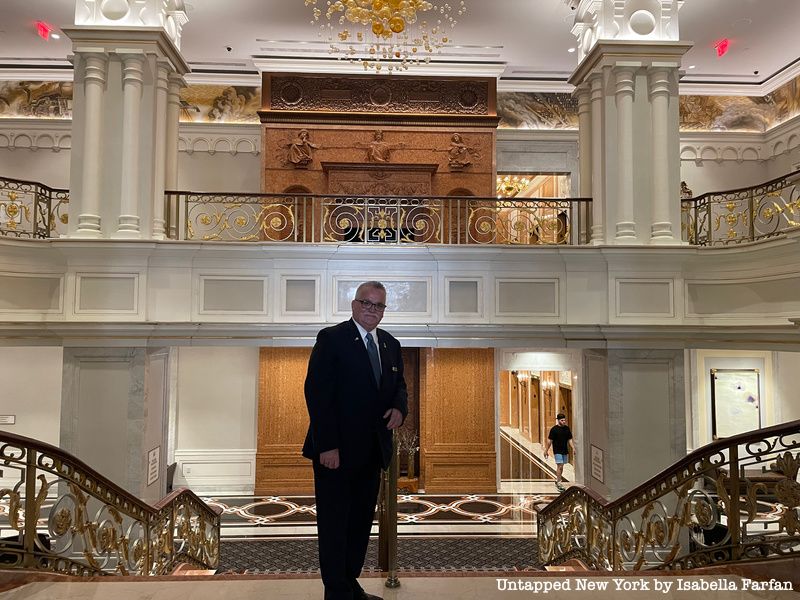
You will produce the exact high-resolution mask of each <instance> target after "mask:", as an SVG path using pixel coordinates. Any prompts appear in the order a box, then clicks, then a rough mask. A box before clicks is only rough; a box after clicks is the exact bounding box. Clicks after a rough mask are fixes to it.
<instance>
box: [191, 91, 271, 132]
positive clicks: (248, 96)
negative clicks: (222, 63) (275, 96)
mask: <svg viewBox="0 0 800 600" xmlns="http://www.w3.org/2000/svg"><path fill="white" fill-rule="evenodd" d="M259 108H261V88H260V87H256V86H240V85H236V86H225V85H190V86H189V87H185V88H183V89H182V90H181V121H183V122H189V123H258V122H259V120H258V113H257V112H256V111H258V109H259Z"/></svg>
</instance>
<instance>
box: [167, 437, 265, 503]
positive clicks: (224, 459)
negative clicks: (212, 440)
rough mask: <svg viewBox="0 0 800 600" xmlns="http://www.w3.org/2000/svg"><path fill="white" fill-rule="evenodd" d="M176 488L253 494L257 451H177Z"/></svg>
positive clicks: (217, 492) (174, 482)
mask: <svg viewBox="0 0 800 600" xmlns="http://www.w3.org/2000/svg"><path fill="white" fill-rule="evenodd" d="M175 462H176V463H177V464H178V466H177V468H176V469H175V479H174V481H173V485H174V487H176V488H177V487H181V486H186V487H189V488H191V489H192V491H194V492H201V493H202V492H213V493H215V494H219V493H242V494H252V493H253V489H254V483H255V472H256V468H255V467H256V450H255V448H253V449H246V450H239V449H221V450H209V449H195V450H175Z"/></svg>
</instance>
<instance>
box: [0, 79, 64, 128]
mask: <svg viewBox="0 0 800 600" xmlns="http://www.w3.org/2000/svg"><path fill="white" fill-rule="evenodd" d="M0 118H17V119H18V118H27V119H71V118H72V82H71V81H0Z"/></svg>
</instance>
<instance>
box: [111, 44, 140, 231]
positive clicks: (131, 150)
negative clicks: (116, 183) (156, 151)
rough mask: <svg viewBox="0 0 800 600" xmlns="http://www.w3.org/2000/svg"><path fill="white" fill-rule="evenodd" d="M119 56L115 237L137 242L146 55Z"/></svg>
mask: <svg viewBox="0 0 800 600" xmlns="http://www.w3.org/2000/svg"><path fill="white" fill-rule="evenodd" d="M134 52H135V51H124V52H122V51H121V52H120V55H121V57H122V168H121V174H122V176H121V183H122V187H121V190H120V211H119V220H118V224H117V232H116V234H115V235H114V236H113V237H117V238H138V237H141V233H140V229H139V198H140V195H141V194H140V189H141V186H140V185H139V162H140V161H139V146H140V127H141V126H140V122H141V110H142V84H143V71H144V55H143V54H141V53H134Z"/></svg>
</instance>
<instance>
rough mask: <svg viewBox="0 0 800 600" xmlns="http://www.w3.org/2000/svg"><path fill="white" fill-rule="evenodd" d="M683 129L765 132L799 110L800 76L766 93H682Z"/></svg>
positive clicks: (793, 115)
mask: <svg viewBox="0 0 800 600" xmlns="http://www.w3.org/2000/svg"><path fill="white" fill-rule="evenodd" d="M680 102H681V108H680V112H681V125H680V127H681V131H755V132H761V133H763V132H765V131H768V130H769V129H772V128H773V127H775V126H777V125H780V124H781V123H783V122H784V121H788V120H789V119H791V118H792V117H795V116H797V115H798V114H800V77H796V78H795V79H793V80H792V81H790V82H789V83H787V84H785V85H783V86H781V87H779V88H778V89H777V90H775V91H774V92H772V93H771V94H767V95H766V96H763V97H760V96H681V100H680Z"/></svg>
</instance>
